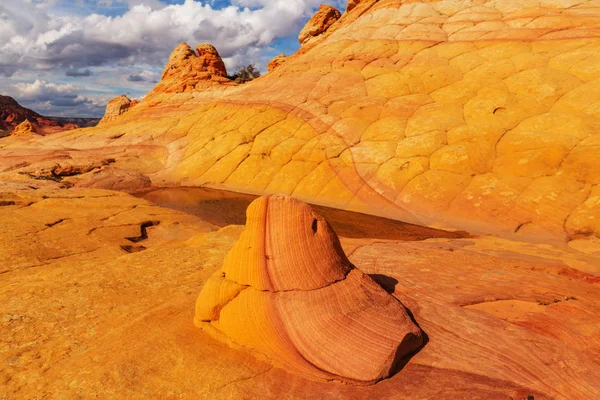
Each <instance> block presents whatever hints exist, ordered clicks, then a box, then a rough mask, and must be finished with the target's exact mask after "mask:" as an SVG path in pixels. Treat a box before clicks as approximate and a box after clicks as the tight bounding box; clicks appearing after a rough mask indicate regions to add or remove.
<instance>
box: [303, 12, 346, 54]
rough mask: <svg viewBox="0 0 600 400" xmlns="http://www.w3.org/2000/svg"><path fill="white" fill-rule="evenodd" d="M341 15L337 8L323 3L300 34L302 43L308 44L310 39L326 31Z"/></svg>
mask: <svg viewBox="0 0 600 400" xmlns="http://www.w3.org/2000/svg"><path fill="white" fill-rule="evenodd" d="M341 16H342V14H341V13H340V12H339V11H338V10H337V9H336V8H333V7H331V6H328V5H321V7H319V10H318V11H317V13H316V14H315V15H313V17H312V18H311V19H310V20H309V21H308V22H307V23H306V25H305V26H304V28H302V30H301V31H300V35H298V40H299V41H300V44H302V45H303V44H306V43H307V42H308V41H309V40H310V39H312V38H314V37H316V36H319V35H321V34H323V33H324V32H326V31H327V29H329V27H330V26H331V25H333V24H334V23H335V22H336V21H337V20H338V19H340V17H341Z"/></svg>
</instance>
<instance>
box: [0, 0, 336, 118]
mask: <svg viewBox="0 0 600 400" xmlns="http://www.w3.org/2000/svg"><path fill="white" fill-rule="evenodd" d="M346 1H347V0H206V1H200V0H196V1H194V0H0V77H10V79H5V78H2V79H0V93H3V94H9V95H13V97H15V98H16V99H17V100H18V101H20V102H25V103H26V104H27V105H28V106H31V107H30V108H33V109H34V110H36V111H38V112H41V113H44V112H45V113H48V114H50V115H69V116H85V115H88V116H89V115H93V116H101V115H102V114H103V112H104V108H105V106H106V103H107V102H108V100H110V99H111V98H112V97H115V96H117V95H119V94H121V93H128V94H131V95H133V96H134V97H141V96H143V94H144V93H147V92H148V91H149V90H151V89H152V87H153V86H154V85H155V83H156V82H157V81H158V80H159V79H160V72H161V71H162V69H163V67H164V65H165V64H166V62H167V60H168V57H169V54H170V53H171V51H172V50H173V48H174V47H175V46H176V45H178V44H179V43H181V42H182V41H186V42H188V43H189V44H190V45H191V46H192V47H195V46H196V45H197V44H199V43H203V42H209V43H211V44H213V45H215V47H217V49H218V50H219V53H220V54H221V56H222V57H223V58H224V61H225V64H226V66H227V68H228V70H229V71H234V70H236V69H238V68H239V67H241V66H242V65H247V64H250V63H254V64H256V65H257V66H258V67H259V68H261V69H265V67H266V64H267V62H268V60H269V59H270V57H271V56H272V55H274V54H275V53H281V52H282V51H283V50H281V49H277V48H274V47H273V46H274V44H275V43H279V41H280V39H282V40H284V41H285V42H286V49H287V51H286V52H289V51H292V50H293V46H294V42H295V40H294V39H293V38H294V37H295V36H297V34H298V32H299V31H300V29H301V28H302V25H303V23H304V22H305V21H306V20H307V19H308V18H310V16H311V15H312V14H313V12H314V11H315V9H316V8H317V7H318V6H319V5H320V4H321V3H327V4H330V5H333V6H336V7H338V8H340V9H343V7H344V6H345V3H346ZM173 3H176V4H173ZM290 43H291V45H292V46H291V47H290ZM83 80H85V87H80V86H78V85H79V84H80V83H81V82H82V81H83ZM69 81H71V83H72V84H68V83H67V82H69ZM17 82H18V83H17ZM53 82H60V84H55V83H53Z"/></svg>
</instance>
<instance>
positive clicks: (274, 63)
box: [267, 53, 287, 72]
mask: <svg viewBox="0 0 600 400" xmlns="http://www.w3.org/2000/svg"><path fill="white" fill-rule="evenodd" d="M286 59H287V56H286V55H285V54H283V53H281V54H280V55H278V56H275V57H274V58H273V59H272V60H271V61H270V62H269V65H268V67H267V68H269V72H273V71H275V69H277V68H278V67H279V66H280V65H281V64H283V63H284V62H285V60H286Z"/></svg>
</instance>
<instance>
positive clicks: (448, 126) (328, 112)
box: [33, 0, 600, 244]
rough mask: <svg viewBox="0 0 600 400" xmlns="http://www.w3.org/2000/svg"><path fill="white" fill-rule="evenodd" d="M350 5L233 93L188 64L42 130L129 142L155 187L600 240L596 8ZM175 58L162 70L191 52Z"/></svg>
mask: <svg viewBox="0 0 600 400" xmlns="http://www.w3.org/2000/svg"><path fill="white" fill-rule="evenodd" d="M351 3H352V7H351V10H350V11H349V12H347V13H345V14H344V15H342V17H341V18H340V19H339V20H338V21H337V22H335V23H333V24H332V25H331V26H330V27H329V29H327V30H326V31H325V32H323V33H320V34H319V35H318V36H316V37H313V38H312V39H311V40H306V39H305V38H304V39H305V40H304V42H305V45H303V47H302V48H301V49H300V51H298V52H297V53H296V54H294V55H292V56H290V57H288V58H287V60H286V62H285V63H283V64H281V65H280V66H279V67H278V68H277V69H275V70H273V72H271V73H269V74H268V75H266V76H264V77H262V78H260V79H258V80H255V81H253V82H251V83H248V84H245V85H242V86H236V85H234V84H232V83H231V82H228V81H227V79H226V78H224V77H222V76H219V75H215V74H211V73H208V72H202V73H198V72H197V69H195V67H194V65H195V64H194V65H187V64H185V65H187V66H186V67H185V68H181V69H180V70H181V73H180V74H178V73H175V74H167V72H168V71H170V70H165V74H166V75H165V77H164V79H163V81H162V82H161V83H160V84H159V85H158V86H157V87H156V88H155V90H154V91H153V92H151V94H150V95H149V96H147V97H146V99H144V100H143V101H142V102H141V103H140V104H139V105H138V106H136V107H135V109H133V110H131V111H130V112H128V113H126V114H124V115H123V116H122V117H120V118H119V119H117V120H115V121H113V122H111V123H107V124H103V125H102V126H101V127H97V128H94V129H88V130H79V131H75V132H70V133H68V134H62V135H59V136H54V137H52V138H47V139H40V140H43V141H45V142H46V143H48V145H52V146H59V147H60V146H64V147H68V148H71V149H94V150H95V151H104V152H107V153H108V152H112V153H113V154H115V153H118V151H120V150H117V149H124V148H129V152H130V154H131V152H132V151H136V152H137V155H136V157H137V158H138V159H139V160H143V162H140V163H139V165H138V166H136V165H133V166H131V168H137V170H138V172H140V173H145V174H148V175H149V176H150V178H151V179H152V181H153V183H154V184H155V185H168V184H183V185H209V186H213V187H219V188H227V189H231V190H236V191H242V192H251V193H275V192H282V193H285V194H289V195H293V196H294V197H296V198H299V199H302V200H305V201H309V202H311V203H317V204H324V205H330V206H334V207H339V208H344V209H349V210H356V211H362V212H367V213H373V214H379V215H384V216H388V217H393V218H397V219H402V220H405V221H409V222H416V223H422V224H427V225H434V226H444V227H449V228H460V229H468V230H471V231H473V232H484V233H500V234H504V235H509V236H512V235H514V236H516V237H522V238H535V239H537V240H550V239H557V240H566V241H574V242H573V243H575V244H576V243H579V242H581V241H583V240H584V239H590V238H591V239H594V240H597V239H598V237H600V200H599V199H600V185H599V184H600V158H599V157H597V154H598V149H599V146H600V4H598V2H597V1H592V0H588V1H586V0H573V1H566V2H565V1H559V0H555V1H553V0H548V1H542V2H540V1H529V0H526V1H523V0H518V1H517V0H504V1H477V0H471V1H462V2H457V1H450V0H442V1H420V2H419V1H399V0H381V1H373V0H363V1H360V2H357V1H351ZM316 31H318V30H316ZM184 47H185V46H184ZM187 49H189V47H187ZM182 51H183V52H184V53H186V54H187V58H186V57H183V56H182V57H175V55H176V54H175V53H174V55H173V56H172V57H171V60H170V61H169V64H170V65H171V66H172V62H173V60H175V61H177V60H180V59H181V60H182V61H177V62H181V63H182V65H183V63H189V62H194V60H195V59H196V58H198V56H197V55H196V54H195V53H194V52H193V51H192V53H193V55H191V54H189V51H186V49H183V50H182V49H181V46H180V47H178V49H177V50H176V52H182ZM190 58H191V59H192V61H190ZM203 68H204V67H203ZM175 69H176V70H177V68H175ZM202 71H205V70H202ZM176 72H177V71H176ZM200 82H205V83H207V84H200ZM33 143H36V144H35V145H36V146H37V142H33ZM118 164H119V157H117V165H118ZM128 165H132V163H130V162H128Z"/></svg>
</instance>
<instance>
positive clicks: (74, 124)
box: [0, 95, 99, 137]
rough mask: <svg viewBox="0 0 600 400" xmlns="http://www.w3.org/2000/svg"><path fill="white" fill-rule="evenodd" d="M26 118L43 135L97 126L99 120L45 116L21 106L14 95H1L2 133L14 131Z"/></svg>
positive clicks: (0, 116) (0, 115)
mask: <svg viewBox="0 0 600 400" xmlns="http://www.w3.org/2000/svg"><path fill="white" fill-rule="evenodd" d="M25 120H28V121H30V122H31V123H32V124H33V126H34V129H35V130H36V131H38V133H40V134H42V135H46V134H50V133H56V132H62V131H66V130H72V129H77V128H80V127H89V126H95V125H96V124H97V123H98V121H99V120H98V119H96V118H62V117H44V116H42V115H40V114H38V113H36V112H35V111H32V110H30V109H28V108H25V107H23V106H21V105H20V104H19V103H17V101H16V100H15V99H13V98H12V97H9V96H2V95H0V134H1V133H2V131H5V132H12V131H13V130H14V129H15V128H16V127H17V125H19V124H20V123H22V122H24V121H25ZM0 137H1V136H0Z"/></svg>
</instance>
